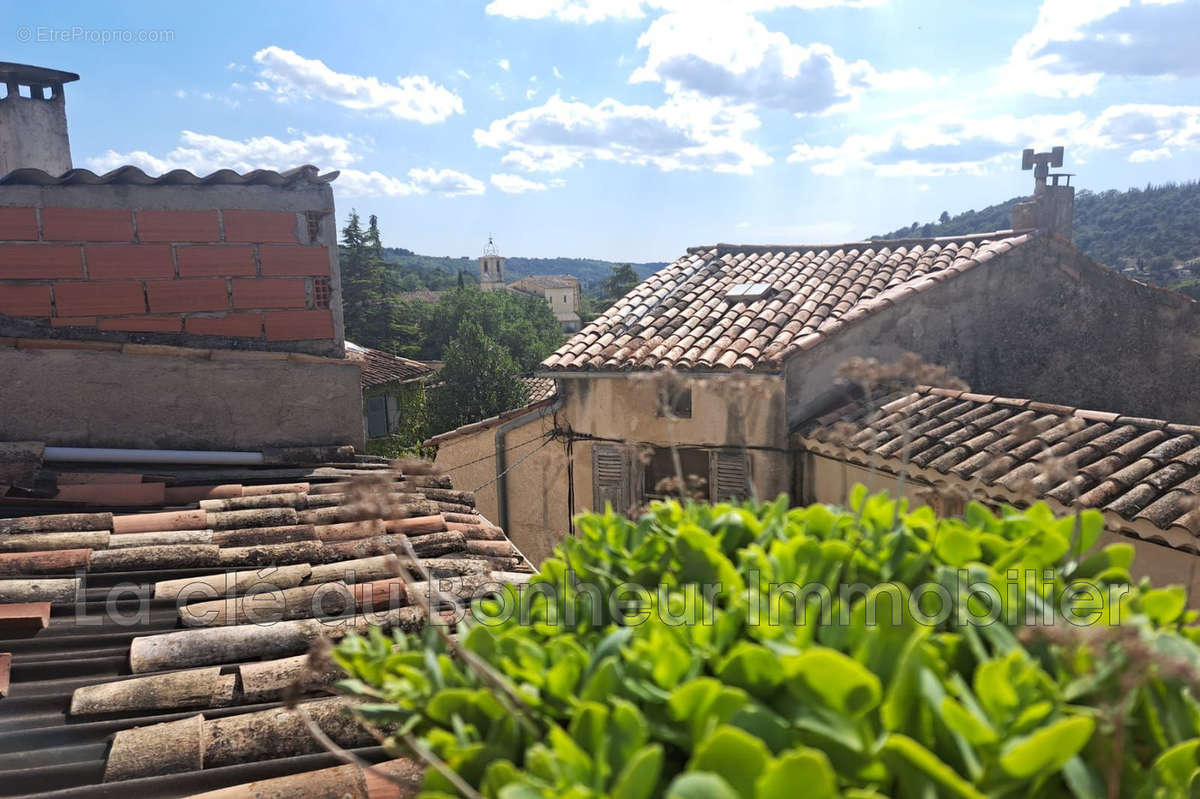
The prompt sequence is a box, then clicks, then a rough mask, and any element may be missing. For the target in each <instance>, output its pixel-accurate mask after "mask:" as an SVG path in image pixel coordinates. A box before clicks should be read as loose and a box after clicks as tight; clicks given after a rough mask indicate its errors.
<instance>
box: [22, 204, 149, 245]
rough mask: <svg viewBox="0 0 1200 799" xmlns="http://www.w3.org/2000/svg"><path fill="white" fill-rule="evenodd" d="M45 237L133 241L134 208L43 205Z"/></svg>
mask: <svg viewBox="0 0 1200 799" xmlns="http://www.w3.org/2000/svg"><path fill="white" fill-rule="evenodd" d="M42 237H43V238H44V239H45V240H46V241H133V212H131V211H128V210H126V209H124V208H43V209H42Z"/></svg>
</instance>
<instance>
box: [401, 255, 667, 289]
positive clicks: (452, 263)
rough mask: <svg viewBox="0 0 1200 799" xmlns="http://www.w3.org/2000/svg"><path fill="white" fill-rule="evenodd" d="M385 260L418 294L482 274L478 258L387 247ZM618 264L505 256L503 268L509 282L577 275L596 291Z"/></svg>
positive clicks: (643, 272)
mask: <svg viewBox="0 0 1200 799" xmlns="http://www.w3.org/2000/svg"><path fill="white" fill-rule="evenodd" d="M383 253H384V258H385V259H386V260H387V261H388V263H390V264H393V265H394V268H395V270H396V274H397V278H398V280H399V281H400V283H401V284H402V290H404V291H415V290H418V289H421V288H428V289H443V288H449V287H451V286H452V285H454V283H455V282H456V281H457V280H458V273H459V272H460V271H462V272H466V273H467V275H468V278H469V279H476V278H477V277H478V274H479V262H478V261H477V260H476V259H475V258H469V257H467V256H465V255H464V256H461V257H459V258H454V257H451V256H436V255H417V254H415V253H413V252H412V251H411V250H405V249H402V248H397V247H385V248H384V251H383ZM616 264H617V262H615V261H600V260H597V259H594V258H518V257H509V256H505V259H504V267H505V273H506V277H507V278H508V280H509V282H512V281H514V280H519V279H521V278H523V277H525V276H527V275H574V276H575V277H577V278H579V279H580V280H581V281H583V284H584V288H585V289H587V288H594V287H596V286H597V285H598V284H599V283H600V281H602V280H604V279H605V278H606V277H608V276H609V273H610V272H611V271H612V268H613V267H614V266H616ZM664 266H666V264H665V263H636V264H633V269H634V271H635V272H637V273H638V276H639V277H642V278H646V277H649V276H650V275H652V274H654V273H655V272H657V271H658V270H659V269H662V268H663V267H664ZM405 275H413V276H414V277H415V278H416V279H417V280H419V281H420V282H421V285H420V286H415V285H413V282H414V281H413V280H412V279H408V280H406V279H405Z"/></svg>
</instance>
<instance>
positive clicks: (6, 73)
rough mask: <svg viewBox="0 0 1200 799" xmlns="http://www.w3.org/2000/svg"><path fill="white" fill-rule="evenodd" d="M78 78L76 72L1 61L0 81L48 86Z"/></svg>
mask: <svg viewBox="0 0 1200 799" xmlns="http://www.w3.org/2000/svg"><path fill="white" fill-rule="evenodd" d="M76 80H79V76H78V75H76V74H75V73H74V72H63V71H62V70H60V69H47V68H46V67H35V66H32V65H30V64H14V63H12V62H10V61H0V82H3V83H26V84H28V83H33V84H37V85H41V86H46V85H50V84H53V83H70V82H71V81H76Z"/></svg>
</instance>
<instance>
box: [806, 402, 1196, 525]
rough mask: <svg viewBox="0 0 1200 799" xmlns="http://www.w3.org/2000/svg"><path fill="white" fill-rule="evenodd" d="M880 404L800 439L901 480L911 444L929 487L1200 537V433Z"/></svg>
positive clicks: (984, 406)
mask: <svg viewBox="0 0 1200 799" xmlns="http://www.w3.org/2000/svg"><path fill="white" fill-rule="evenodd" d="M950 397H954V398H955V399H953V400H951V401H950V402H949V403H947V399H948V398H950ZM877 405H878V410H877V411H871V410H870V408H869V407H868V403H865V402H855V403H851V404H849V405H847V406H845V407H843V408H841V409H838V410H835V411H832V412H829V413H827V414H825V415H823V416H821V417H820V418H819V419H816V420H814V421H812V422H809V423H808V424H807V425H805V426H804V427H802V429H801V430H800V431H799V434H800V440H801V441H803V442H804V443H805V444H807V445H808V446H810V447H813V448H814V449H817V450H818V451H821V450H822V449H830V448H833V449H835V450H836V453H835V454H837V455H838V456H839V457H844V458H847V459H848V460H851V461H857V462H862V463H872V464H877V465H882V467H883V468H885V469H890V470H894V471H898V470H899V469H900V468H901V467H902V465H903V463H902V458H903V455H904V450H905V444H906V443H907V444H908V452H907V454H908V463H909V466H910V468H911V469H912V470H913V471H914V472H915V476H916V478H917V479H921V478H922V476H924V478H925V479H928V480H930V481H934V482H936V481H937V480H939V479H942V476H943V475H953V476H954V477H955V478H957V479H959V480H962V481H964V482H965V483H967V484H969V488H970V489H971V490H974V491H980V492H982V493H983V495H984V496H985V497H993V498H997V499H1000V500H1002V501H1028V500H1031V499H1037V498H1046V499H1052V500H1055V501H1057V502H1059V503H1061V504H1062V505H1065V506H1068V507H1069V506H1071V505H1077V506H1079V507H1094V508H1099V509H1101V510H1103V511H1105V512H1107V513H1109V514H1111V515H1112V516H1113V517H1119V518H1120V519H1121V520H1122V522H1123V523H1126V522H1128V523H1131V522H1133V521H1137V522H1144V523H1147V524H1149V525H1152V526H1154V527H1157V528H1159V529H1161V530H1164V531H1166V530H1177V531H1178V530H1182V531H1186V532H1187V533H1188V534H1190V535H1191V536H1193V537H1200V434H1198V433H1200V431H1197V430H1196V429H1195V427H1193V426H1188V425H1174V424H1168V423H1167V422H1165V421H1162V420H1159V419H1141V418H1137V417H1131V416H1123V415H1120V414H1117V413H1110V412H1102V411H1091V410H1079V409H1076V408H1073V407H1070V406H1067V405H1058V404H1051V403H1045V402H1036V401H1030V400H1027V399H1010V398H1005V397H992V396H989V395H983V394H970V393H959V392H952V391H947V390H944V389H937V388H928V387H921V388H919V389H917V390H915V391H908V392H901V393H898V394H896V395H895V396H889V397H884V398H882V399H880V400H878V401H877ZM841 423H850V424H853V425H855V426H857V427H858V428H859V429H858V432H856V433H854V434H852V435H851V436H850V437H849V438H848V439H847V438H845V437H842V438H841V439H839V440H838V441H837V442H835V441H834V438H833V437H831V436H830V435H829V434H830V432H831V429H832V427H833V426H834V425H837V424H841ZM905 431H907V433H906V432H905ZM1030 435H1032V436H1033V438H1029V436H1030ZM1130 529H1131V530H1133V531H1134V532H1135V533H1136V532H1137V528H1136V526H1135V527H1131V528H1130ZM1167 540H1174V541H1175V542H1178V541H1179V539H1178V537H1177V536H1176V537H1175V538H1174V539H1167ZM1188 540H1190V539H1188ZM1173 545H1178V543H1176V544H1173ZM1193 548H1196V549H1200V541H1198V542H1196V544H1195V545H1194V546H1193Z"/></svg>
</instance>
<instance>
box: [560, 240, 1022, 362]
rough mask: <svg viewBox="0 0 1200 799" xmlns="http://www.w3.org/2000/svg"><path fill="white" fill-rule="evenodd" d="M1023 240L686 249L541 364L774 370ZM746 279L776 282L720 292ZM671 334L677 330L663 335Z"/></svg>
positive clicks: (886, 242) (754, 281)
mask: <svg viewBox="0 0 1200 799" xmlns="http://www.w3.org/2000/svg"><path fill="white" fill-rule="evenodd" d="M1029 240H1031V235H1030V234H1027V233H1021V234H1018V233H1013V232H1012V231H998V232H996V233H988V234H980V235H978V236H965V237H954V238H949V239H945V240H900V241H872V242H855V243H850V244H844V245H838V246H834V247H812V246H787V247H779V246H734V245H726V244H718V245H715V246H710V247H699V248H693V249H691V250H689V252H688V253H687V254H686V255H684V256H683V257H682V258H680V259H679V260H677V261H675V262H674V263H673V264H671V265H669V266H667V267H666V268H664V269H662V270H660V271H659V272H657V273H655V274H653V275H651V276H650V277H649V278H647V279H646V280H645V281H643V282H642V283H641V284H639V285H638V286H637V287H636V288H634V289H633V290H632V291H630V292H629V293H628V294H626V295H625V296H624V297H623V298H621V299H620V300H618V301H617V302H616V303H615V304H614V305H613V306H612V307H611V308H609V309H608V310H607V311H606V312H605V313H604V314H603V315H601V316H600V318H598V319H597V320H595V321H594V322H592V323H591V324H589V325H587V326H586V327H585V328H584V329H583V330H581V331H580V332H579V333H577V334H576V335H575V336H574V337H573V338H572V339H571V340H570V341H568V342H567V343H566V344H564V345H563V346H562V347H560V348H559V350H558V351H557V352H555V353H554V354H553V355H551V356H550V357H548V358H547V359H546V360H545V361H543V362H542V367H543V368H544V369H547V370H554V371H577V370H583V371H618V370H626V369H659V368H668V367H669V368H687V369H777V368H779V367H780V366H781V365H782V363H783V361H784V360H786V359H787V358H788V357H789V356H791V355H793V354H795V353H797V352H800V351H803V350H806V349H811V348H812V347H814V346H816V345H817V344H819V343H820V342H821V341H823V340H825V339H826V338H828V337H830V336H833V335H836V334H837V333H838V332H839V331H841V330H842V329H844V328H845V327H846V326H847V325H850V324H854V323H855V322H858V321H860V320H862V319H864V318H865V317H867V316H869V315H870V314H872V313H875V312H876V311H878V310H881V309H883V308H885V307H887V306H888V305H889V304H894V303H898V302H902V301H903V300H904V298H906V297H909V296H912V295H914V294H917V293H920V292H922V291H927V290H929V289H931V288H932V287H933V286H935V285H936V284H937V282H939V280H941V279H943V278H945V277H947V276H949V275H952V274H957V273H959V272H962V271H965V270H966V269H967V268H970V267H973V266H975V265H977V264H979V263H983V262H986V261H988V260H990V259H991V258H994V257H996V256H997V255H1000V254H1002V253H1004V252H1007V251H1008V250H1010V249H1012V247H1014V246H1018V245H1020V244H1023V243H1025V242H1027V241H1029ZM742 283H767V284H768V285H769V286H770V287H771V289H772V291H771V292H770V293H768V295H766V296H764V297H762V298H761V299H757V300H754V301H751V302H744V301H737V302H735V301H727V300H726V299H725V295H726V292H727V291H728V290H729V289H730V288H732V287H733V286H734V285H736V284H742ZM684 331H686V333H685V332H684ZM673 333H674V334H677V335H678V336H679V338H677V339H674V340H671V338H670V337H671V335H672V334H673ZM688 337H691V339H692V340H691V341H687V343H684V342H685V340H686V339H687V338H688ZM700 342H704V343H703V344H701V343H700Z"/></svg>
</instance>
